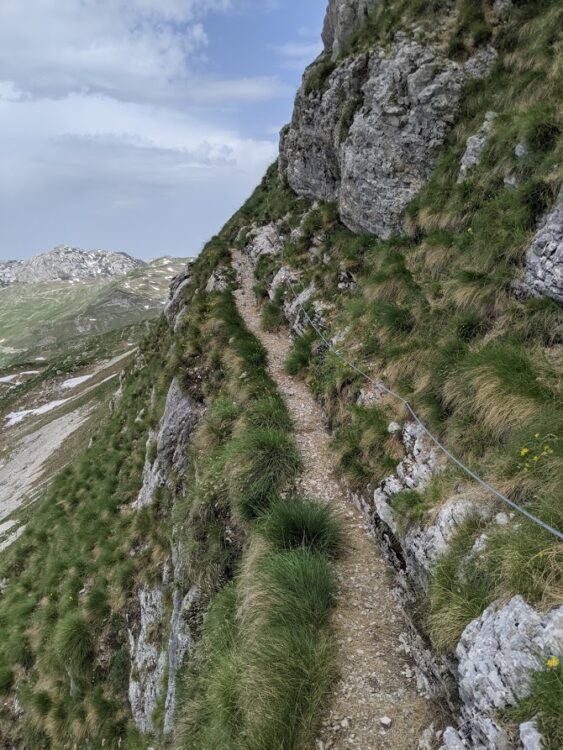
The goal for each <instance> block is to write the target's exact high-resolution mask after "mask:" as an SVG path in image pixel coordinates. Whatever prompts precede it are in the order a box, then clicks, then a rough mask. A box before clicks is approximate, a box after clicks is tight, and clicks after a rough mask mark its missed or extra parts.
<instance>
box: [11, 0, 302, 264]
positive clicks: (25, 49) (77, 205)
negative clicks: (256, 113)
mask: <svg viewBox="0 0 563 750" xmlns="http://www.w3.org/2000/svg"><path fill="white" fill-rule="evenodd" d="M272 2H274V0H33V3H32V4H31V5H32V7H30V3H28V2H24V0H0V71H1V76H2V79H3V80H0V151H1V153H0V165H1V166H0V233H3V234H0V253H2V255H3V257H6V255H8V257H10V255H12V252H13V251H12V247H14V246H15V248H16V250H15V253H18V252H25V253H29V252H31V251H37V250H38V249H40V248H45V247H47V246H48V245H49V244H50V243H60V242H70V243H71V244H72V243H75V244H79V245H80V244H84V245H86V246H96V245H100V244H101V245H105V246H109V247H112V246H117V245H118V244H121V245H122V246H123V247H127V249H129V250H130V251H132V252H135V251H136V248H135V246H134V245H133V246H132V245H131V242H132V241H133V240H134V241H135V242H138V243H139V245H140V246H141V247H140V248H139V251H141V252H145V247H146V246H147V245H148V243H149V242H150V243H151V252H150V254H158V252H157V251H156V249H152V245H153V244H154V240H155V238H158V236H159V232H160V234H166V232H168V237H169V242H170V245H172V244H173V242H174V241H175V242H176V243H177V246H176V247H175V251H180V247H178V245H180V242H181V236H178V237H176V235H175V234H174V233H175V232H176V233H177V232H178V227H180V226H182V227H184V234H183V235H182V236H186V234H189V236H192V237H193V236H195V237H201V238H203V237H204V236H205V235H206V234H208V233H210V232H211V231H213V229H214V228H216V226H217V224H218V222H219V221H222V220H224V219H226V218H227V216H228V215H229V213H230V212H231V211H233V210H234V209H235V208H236V207H237V205H238V204H239V201H240V199H241V195H245V194H247V193H248V191H249V190H250V188H251V186H252V185H253V184H255V183H257V182H258V181H259V179H260V177H261V176H262V174H263V171H264V169H265V167H266V166H267V165H268V164H269V163H271V162H272V161H273V160H274V158H275V157H276V153H277V138H276V137H275V136H274V135H273V134H272V135H270V134H266V135H265V136H264V137H261V136H260V135H259V136H257V137H256V138H247V137H244V136H243V135H241V134H240V132H239V131H238V129H237V128H229V127H228V126H225V125H219V124H218V123H219V122H225V121H227V119H228V118H230V119H232V120H233V121H237V122H238V123H239V124H238V127H241V124H240V121H241V118H240V117H238V118H237V117H236V115H232V112H231V110H232V109H234V110H235V112H236V105H239V104H240V105H245V106H247V105H248V104H249V103H251V102H264V101H268V100H271V99H275V98H278V97H283V96H286V95H287V94H288V91H287V88H286V87H285V86H284V85H282V83H280V80H279V79H278V77H277V76H275V75H262V74H259V75H256V76H244V75H240V76H238V77H233V78H232V79H229V78H226V77H221V76H220V75H218V74H217V73H216V72H215V71H214V70H213V65H212V64H210V63H209V61H208V59H207V55H208V54H209V52H208V50H209V39H208V31H207V28H206V24H207V14H208V13H210V12H232V11H234V10H236V9H237V6H240V7H242V6H248V5H249V4H252V3H260V7H261V8H263V7H270V3H272ZM209 69H211V70H212V71H213V72H212V73H209ZM231 115H232V117H231ZM255 130H256V132H260V128H258V129H256V128H255ZM262 132H264V131H263V130H262ZM190 206H192V207H194V208H193V209H192V211H191V217H190V223H189V226H186V225H185V221H186V220H185V217H184V214H185V212H186V211H189V210H190V208H189V207H190ZM145 221H146V222H147V223H150V224H151V226H150V229H149V228H147V229H146V230H145V229H140V228H139V227H138V226H135V224H138V223H139V222H141V223H143V222H145ZM160 224H162V226H160ZM164 225H166V226H164ZM210 227H211V229H210ZM81 235H83V236H81ZM98 237H99V239H97V238H98ZM112 237H115V241H114V240H112ZM14 240H15V243H14ZM162 249H163V250H166V249H167V248H162ZM190 251H193V248H190ZM146 252H148V250H147V251H146Z"/></svg>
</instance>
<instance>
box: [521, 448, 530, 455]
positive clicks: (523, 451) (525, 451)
mask: <svg viewBox="0 0 563 750" xmlns="http://www.w3.org/2000/svg"><path fill="white" fill-rule="evenodd" d="M529 452H530V449H529V448H520V455H521V456H525V455H526V454H527V453H529Z"/></svg>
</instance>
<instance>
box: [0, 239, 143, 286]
mask: <svg viewBox="0 0 563 750" xmlns="http://www.w3.org/2000/svg"><path fill="white" fill-rule="evenodd" d="M145 266H146V263H145V262H144V261H142V260H137V259H136V258H132V257H131V256H130V255H127V253H121V252H114V251H110V250H82V249H81V248H78V247H71V246H70V245H57V247H55V248H53V249H52V250H49V251H48V252H45V253H41V254H39V255H35V256H34V257H33V258H30V259H29V260H22V261H13V260H10V261H7V262H4V263H0V286H7V285H8V284H14V283H20V284H32V283H36V282H41V281H83V280H88V279H109V278H112V277H114V276H124V275H125V274H127V273H129V272H130V271H133V270H134V269H136V268H144V267H145Z"/></svg>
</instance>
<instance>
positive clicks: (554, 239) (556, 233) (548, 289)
mask: <svg viewBox="0 0 563 750" xmlns="http://www.w3.org/2000/svg"><path fill="white" fill-rule="evenodd" d="M515 288H516V292H517V294H519V295H521V296H529V297H551V298H552V299H554V300H556V301H557V302H562V303H563V192H561V193H560V194H559V198H558V200H557V203H556V205H555V207H554V208H553V210H552V211H550V212H549V213H548V214H547V216H546V217H545V218H544V219H543V221H542V222H541V225H540V228H539V229H538V231H537V233H536V235H535V237H534V239H533V241H532V244H531V245H530V247H529V248H528V252H527V253H526V267H525V276H524V279H523V281H521V282H517V283H516V285H515Z"/></svg>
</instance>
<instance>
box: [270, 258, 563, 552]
mask: <svg viewBox="0 0 563 750" xmlns="http://www.w3.org/2000/svg"><path fill="white" fill-rule="evenodd" d="M284 253H285V248H284V249H283V250H282V264H283V263H284V262H285V260H284ZM287 283H288V284H289V287H290V289H291V291H292V294H293V301H294V303H297V307H298V308H299V309H300V310H301V312H302V313H303V315H304V316H305V317H306V319H307V320H308V321H309V324H310V326H311V328H312V329H313V330H314V331H315V333H316V334H317V335H318V336H319V337H320V338H321V340H322V341H324V343H325V344H326V345H327V346H328V348H329V349H330V350H331V351H332V352H333V353H334V354H335V355H336V357H337V358H338V359H339V360H340V361H341V362H342V363H343V364H345V365H346V366H347V367H350V368H351V369H352V370H354V371H355V372H357V373H358V374H359V375H361V376H362V377H364V378H366V380H368V381H369V382H370V383H373V385H375V386H377V387H378V388H380V389H381V390H382V391H384V393H387V394H388V395H389V396H392V397H393V398H395V399H397V400H398V401H400V402H401V403H402V404H403V405H404V406H405V407H406V409H407V411H408V412H409V414H410V415H411V416H412V418H413V419H414V420H415V422H416V423H417V424H418V425H420V427H422V429H423V430H424V432H425V433H426V435H428V437H429V438H430V440H432V442H433V443H434V444H435V445H436V446H437V447H438V448H439V449H440V450H441V451H442V452H443V453H444V454H445V455H446V456H447V457H448V458H449V459H450V461H451V462H452V463H454V464H455V465H456V466H457V467H458V468H459V469H461V470H462V471H463V472H465V474H467V475H468V476H470V477H471V478H472V479H474V480H475V481H476V482H477V483H478V484H480V485H481V487H484V488H485V489H486V490H488V491H489V492H491V493H492V494H493V495H495V496H496V497H498V498H499V500H502V502H503V503H506V504H507V505H509V506H510V507H511V508H513V510H515V511H516V512H517V513H520V514H521V515H522V516H525V517H526V518H527V519H528V520H529V521H532V523H535V524H537V525H538V526H541V527H542V528H543V529H544V530H545V531H548V532H549V533H550V534H553V536H555V537H557V539H559V541H563V534H562V533H561V532H560V531H559V530H558V529H555V528H554V527H553V526H550V525H549V524H547V523H545V521H542V520H541V518H538V517H537V516H535V515H534V514H533V513H530V512H529V511H527V510H526V509H525V508H522V507H521V506H520V505H518V504H517V503H515V502H514V501H513V500H511V499H510V498H508V497H506V495H503V494H502V492H499V491H498V490H496V489H495V488H494V487H492V486H491V485H490V484H489V483H488V482H486V481H485V480H484V479H482V478H481V477H480V476H479V475H478V474H476V473H475V472H474V471H472V469H470V468H469V467H468V466H466V465H465V464H464V463H463V462H462V461H460V460H459V459H458V458H456V457H455V456H454V455H453V453H451V452H450V451H449V450H448V449H447V448H446V446H445V445H443V444H442V443H441V442H440V441H439V440H438V438H437V437H435V436H434V435H433V434H432V433H431V432H430V430H429V429H428V427H426V425H425V424H424V422H423V421H422V420H421V419H420V417H419V416H418V415H417V413H416V412H415V411H414V409H413V408H412V406H411V405H410V404H409V402H408V401H407V400H406V399H404V398H403V397H402V396H401V395H400V394H399V393H395V391H393V390H391V389H390V388H387V386H386V385H384V384H383V383H382V382H381V381H380V380H374V379H373V378H372V377H371V376H370V375H368V374H367V373H366V372H364V371H363V370H361V369H360V368H359V367H357V366H356V365H354V364H353V363H352V362H349V361H348V360H347V359H345V357H343V356H342V354H340V352H339V351H338V349H336V347H335V346H334V345H333V344H332V342H331V341H329V340H328V339H327V338H326V337H325V336H324V335H323V333H322V331H320V330H319V328H318V327H317V326H316V325H315V323H314V321H313V320H312V318H311V316H310V315H309V313H308V312H307V311H306V310H305V308H304V307H303V305H302V304H301V303H300V302H299V301H298V298H297V297H298V295H297V293H296V291H295V288H294V286H293V284H292V283H291V278H290V277H289V276H288V278H287Z"/></svg>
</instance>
